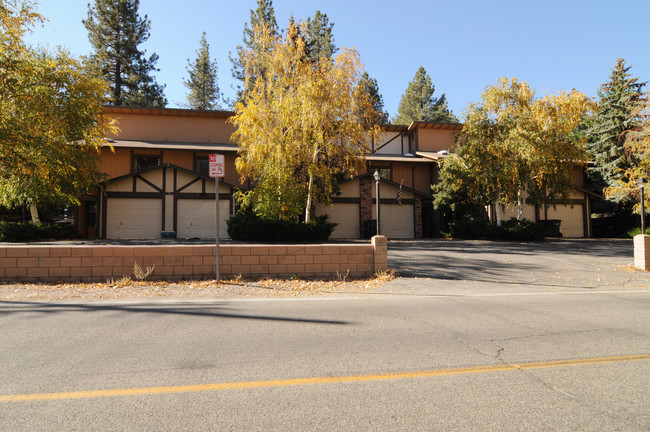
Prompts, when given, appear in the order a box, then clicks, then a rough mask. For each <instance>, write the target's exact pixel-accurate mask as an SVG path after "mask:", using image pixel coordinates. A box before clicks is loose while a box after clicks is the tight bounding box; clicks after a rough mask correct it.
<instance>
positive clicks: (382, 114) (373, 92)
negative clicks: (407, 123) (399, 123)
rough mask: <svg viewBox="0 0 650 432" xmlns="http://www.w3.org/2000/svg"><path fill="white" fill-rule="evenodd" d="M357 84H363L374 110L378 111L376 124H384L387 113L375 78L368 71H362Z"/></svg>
mask: <svg viewBox="0 0 650 432" xmlns="http://www.w3.org/2000/svg"><path fill="white" fill-rule="evenodd" d="M359 85H360V86H363V87H364V88H365V90H366V92H367V93H368V95H369V96H370V100H371V102H372V107H373V108H374V111H376V112H377V113H379V118H378V120H377V123H378V124H385V123H386V122H387V121H388V113H387V112H386V111H385V110H384V98H383V97H382V96H381V93H379V84H377V80H376V79H374V78H371V77H370V75H368V72H364V73H363V74H362V75H361V79H360V80H359Z"/></svg>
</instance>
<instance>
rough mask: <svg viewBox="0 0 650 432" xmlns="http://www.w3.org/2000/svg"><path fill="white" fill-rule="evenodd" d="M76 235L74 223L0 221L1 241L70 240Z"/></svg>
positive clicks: (76, 236) (77, 235)
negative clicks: (37, 223) (39, 223)
mask: <svg viewBox="0 0 650 432" xmlns="http://www.w3.org/2000/svg"><path fill="white" fill-rule="evenodd" d="M78 237H79V234H77V231H76V229H75V227H74V225H71V224H67V223H60V224H56V223H51V224H42V225H36V224H34V223H32V222H12V221H0V241H3V242H14V243H18V242H30V241H39V240H70V239H75V238H78Z"/></svg>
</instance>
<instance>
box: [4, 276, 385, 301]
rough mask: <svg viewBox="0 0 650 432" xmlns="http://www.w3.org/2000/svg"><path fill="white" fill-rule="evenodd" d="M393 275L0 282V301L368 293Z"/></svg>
mask: <svg viewBox="0 0 650 432" xmlns="http://www.w3.org/2000/svg"><path fill="white" fill-rule="evenodd" d="M393 278H394V275H393V273H392V272H390V271H388V272H385V273H382V274H378V275H376V277H375V278H372V279H359V280H304V279H289V280H288V279H260V280H243V279H241V278H237V279H233V280H224V281H221V282H219V283H217V282H216V281H215V280H204V281H178V282H164V281H157V282H153V281H134V280H131V279H129V278H122V279H118V280H109V281H106V282H104V283H57V284H48V283H36V284H0V301H61V300H68V301H107V300H147V299H156V298H170V299H172V298H173V299H182V298H185V299H208V298H236V297H294V296H318V295H332V294H354V293H367V292H371V291H373V290H375V289H377V288H379V287H381V286H382V285H383V284H384V283H385V282H387V281H389V280H391V279H393Z"/></svg>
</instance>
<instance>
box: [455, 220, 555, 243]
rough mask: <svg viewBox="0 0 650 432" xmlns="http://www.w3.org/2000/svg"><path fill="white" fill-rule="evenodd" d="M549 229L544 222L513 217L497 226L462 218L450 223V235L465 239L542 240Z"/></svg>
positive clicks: (492, 223)
mask: <svg viewBox="0 0 650 432" xmlns="http://www.w3.org/2000/svg"><path fill="white" fill-rule="evenodd" d="M546 234H547V231H546V228H545V227H544V225H543V224H540V223H535V222H531V221H529V220H526V219H523V220H517V218H512V219H510V220H507V221H504V222H502V223H501V226H497V224H496V223H494V222H483V221H469V220H461V221H457V222H453V223H451V224H450V232H449V233H448V237H452V238H458V239H465V240H507V241H540V240H544V238H545V237H546Z"/></svg>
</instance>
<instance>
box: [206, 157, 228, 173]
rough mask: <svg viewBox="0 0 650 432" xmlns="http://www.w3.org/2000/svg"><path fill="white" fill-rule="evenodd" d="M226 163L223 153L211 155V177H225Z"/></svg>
mask: <svg viewBox="0 0 650 432" xmlns="http://www.w3.org/2000/svg"><path fill="white" fill-rule="evenodd" d="M224 165H225V163H224V157H223V155H222V154H211V155H210V177H223V176H224V175H225V171H226V170H225V166H224Z"/></svg>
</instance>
